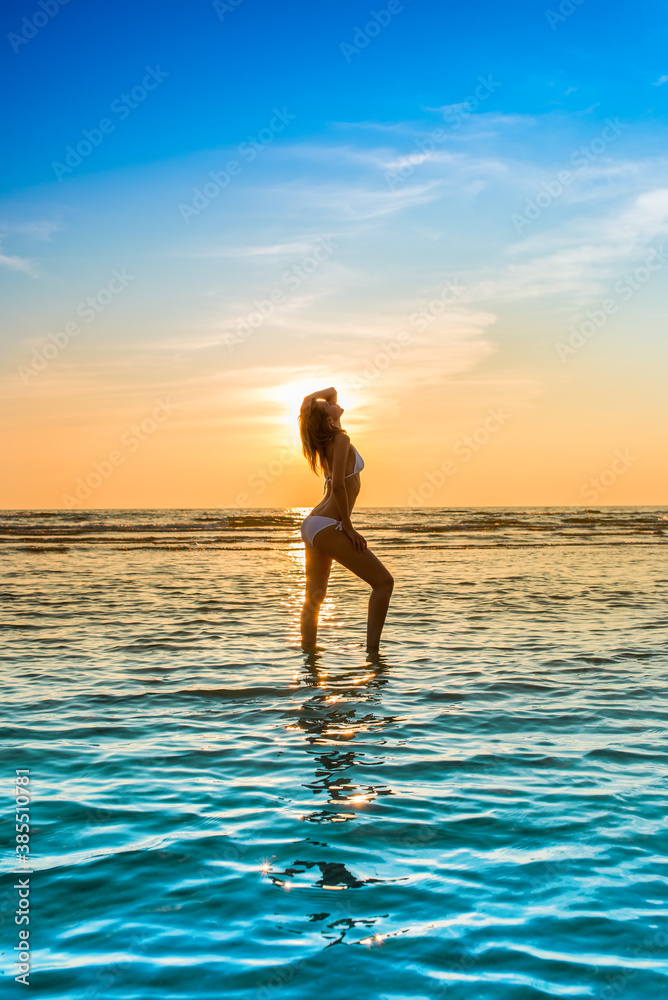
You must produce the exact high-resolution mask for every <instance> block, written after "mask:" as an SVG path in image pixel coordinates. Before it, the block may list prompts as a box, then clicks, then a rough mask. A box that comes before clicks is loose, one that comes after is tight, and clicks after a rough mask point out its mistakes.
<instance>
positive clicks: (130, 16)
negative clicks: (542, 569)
mask: <svg viewBox="0 0 668 1000" xmlns="http://www.w3.org/2000/svg"><path fill="white" fill-rule="evenodd" d="M549 3H550V0H542V2H540V3H539V2H532V0H517V2H515V3H513V4H503V5H501V4H498V3H497V2H492V0H484V2H479V3H472V4H470V5H463V4H458V5H455V4H447V3H443V2H442V0H389V2H385V0H380V3H378V4H377V5H376V6H370V5H369V4H368V3H366V2H358V0H318V3H316V4H314V3H312V2H309V3H306V2H303V0H295V2H293V3H289V4H276V3H275V2H270V0H216V2H213V3H212V2H209V0H207V2H204V0H194V2H191V3H188V4H186V3H184V2H182V3H175V2H169V0H166V2H160V3H157V2H147V3H137V2H133V3H129V2H126V0H119V2H115V3H114V4H104V5H102V4H101V5H93V4H88V5H85V4H83V3H81V2H80V0H69V2H67V3H64V4H63V3H62V0H34V2H33V0H7V2H6V4H5V5H4V7H3V10H2V13H1V14H0V20H1V22H2V24H1V27H2V30H1V31H0V47H2V48H4V53H3V57H2V59H1V60H0V77H1V83H2V85H3V91H4V93H5V94H6V95H10V99H9V100H6V101H5V102H4V106H3V109H2V112H1V114H2V119H3V121H2V132H3V138H4V144H5V156H4V157H3V158H2V162H1V163H0V177H1V180H0V293H1V295H0V299H1V306H0V310H1V317H2V324H1V328H2V336H1V339H0V351H1V362H2V364H1V374H0V379H1V383H2V384H1V388H2V392H1V394H0V395H1V398H2V403H1V409H0V420H1V422H2V466H3V472H4V475H3V477H2V491H1V493H0V506H2V507H3V508H4V509H30V508H36V509H53V508H62V507H69V508H72V509H105V508H153V507H158V508H196V507H207V508H230V507H239V508H253V507H281V506H285V507H303V508H307V509H310V508H311V507H312V506H313V505H314V504H316V503H317V502H318V500H319V499H320V497H321V495H322V480H317V479H316V477H315V476H314V475H313V474H312V473H311V472H310V470H309V469H308V466H307V464H306V461H305V459H304V458H303V456H302V454H301V447H300V442H299V437H298V425H297V416H298V411H299V404H300V402H301V399H302V397H303V396H304V395H305V394H306V393H307V392H311V391H315V390H317V389H321V388H326V387H329V386H332V385H333V386H335V388H336V389H337V391H338V399H339V403H340V404H341V405H342V406H343V407H344V415H343V417H342V426H343V427H344V428H345V429H346V430H347V431H348V433H349V435H350V438H351V440H352V442H353V443H354V444H355V446H356V447H357V448H358V450H359V451H360V453H361V454H362V456H363V457H364V460H365V463H366V465H365V470H364V472H363V473H362V492H361V493H360V497H359V500H358V506H359V507H364V506H368V507H383V506H410V507H417V506H422V505H425V506H445V507H453V506H454V507H458V506H469V505H473V506H514V505H541V506H557V505H572V506H574V507H577V508H578V509H585V508H587V507H590V508H591V507H600V506H608V505H617V504H620V505H623V504H633V505H636V504H637V505H643V504H647V505H660V504H663V503H664V498H665V495H666V486H668V472H667V471H666V462H665V455H666V452H667V450H668V440H667V438H668V433H667V427H668V421H667V420H666V416H667V414H666V391H665V385H664V383H665V377H666V371H667V370H668V369H667V364H666V363H667V361H668V339H667V338H666V335H665V305H666V286H667V277H668V171H667V170H666V166H667V161H668V157H667V156H666V137H667V128H666V126H667V123H668V57H667V56H666V51H665V37H666V35H665V30H666V26H667V24H666V22H667V20H668V17H667V12H666V8H665V5H663V4H660V3H659V2H658V0H638V2H637V3H636V4H634V5H629V4H626V3H624V4H622V3H617V2H610V0H606V2H604V0H580V2H579V3H576V2H575V0H560V2H559V3H555V4H553V5H552V6H549Z"/></svg>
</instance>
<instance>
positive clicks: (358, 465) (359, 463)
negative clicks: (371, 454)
mask: <svg viewBox="0 0 668 1000" xmlns="http://www.w3.org/2000/svg"><path fill="white" fill-rule="evenodd" d="M350 447H351V448H352V449H353V451H354V452H355V468H354V469H353V471H352V472H349V473H348V475H347V476H344V477H343V478H344V479H350V477H351V476H355V475H357V473H358V472H361V471H362V469H363V468H364V459H363V458H362V456H361V455H360V453H359V452H358V450H357V448H356V447H355V445H354V444H351V446H350ZM331 481H332V477H331V476H325V488H327V483H331Z"/></svg>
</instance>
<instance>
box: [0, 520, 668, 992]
mask: <svg viewBox="0 0 668 1000" xmlns="http://www.w3.org/2000/svg"><path fill="white" fill-rule="evenodd" d="M306 513H307V511H306V510H303V511H302V510H301V509H299V510H298V509H290V510H286V509H277V510H266V509H265V510H253V511H248V510H245V511H244V510H214V511H209V510H202V511H198V510H187V511H76V510H75V511H69V512H67V511H3V512H0V543H1V544H2V547H3V549H4V559H3V562H2V580H1V581H0V588H1V591H2V597H3V608H4V615H3V619H2V622H1V628H2V635H3V640H4V641H3V646H2V648H3V652H2V660H1V668H0V669H1V671H2V692H3V698H2V702H3V720H2V724H3V732H2V755H3V770H2V774H3V776H4V780H3V782H2V788H3V807H4V811H3V815H5V816H7V815H9V816H10V823H11V824H13V816H14V797H13V793H14V785H13V782H14V774H15V769H18V768H21V769H29V772H30V798H31V802H30V807H29V812H30V824H31V830H30V864H31V871H32V874H31V875H30V885H31V889H32V893H31V904H30V905H31V922H30V944H31V951H32V970H31V974H30V981H31V988H32V991H33V995H35V996H37V997H40V998H42V997H45V998H52V1000H71V998H79V997H80V998H85V1000H98V998H99V1000H102V998H124V1000H153V998H156V1000H157V998H161V1000H165V998H192V997H198V998H199V997H202V998H205V997H206V998H209V997H211V998H213V997H216V998H218V997H225V998H235V1000H236V998H238V1000H242V998H243V1000H274V998H275V1000H312V998H313V997H314V996H317V994H318V993H319V992H320V991H323V992H326V995H327V997H328V1000H344V997H345V998H346V1000H347V998H348V997H350V996H352V997H354V998H355V1000H424V998H429V1000H431V998H437V1000H443V998H446V997H447V998H448V1000H538V998H545V997H568V998H584V997H600V998H602V1000H617V998H619V1000H648V998H651V1000H662V998H668V961H667V955H668V922H667V920H666V916H667V914H668V896H667V893H666V889H667V885H668V860H667V857H668V851H667V848H668V788H667V785H666V778H667V776H668V743H667V742H666V735H667V724H668V693H667V691H666V683H665V676H666V667H667V666H668V606H667V598H668V566H667V565H666V562H667V560H666V556H667V554H668V549H666V551H664V547H665V545H666V541H667V539H666V537H665V532H666V527H667V526H668V520H667V519H666V516H665V514H664V511H663V510H662V509H658V508H604V509H595V510H594V509H576V508H550V509H548V508H513V509H510V508H503V509H497V510H491V509H484V510H482V509H474V508H471V509H461V510H460V509H458V510H454V509H447V508H443V509H441V508H436V509H431V508H419V509H416V510H406V509H396V510H395V509H390V508H385V509H361V510H359V511H356V512H355V522H356V527H358V530H360V531H361V532H362V534H363V535H365V537H366V538H367V540H368V542H369V545H370V548H372V549H373V550H374V551H375V552H376V553H377V554H378V555H379V557H380V558H381V559H382V560H383V561H384V562H385V563H386V565H387V566H388V567H389V568H390V570H391V572H392V573H393V575H394V577H395V580H396V584H395V592H394V594H393V598H392V603H391V605H390V612H389V616H388V620H387V625H386V629H385V633H384V636H383V638H384V642H383V647H382V655H381V657H380V658H378V660H374V659H370V658H369V657H367V656H366V655H365V652H364V645H363V639H364V628H365V615H366V602H367V599H368V587H367V586H366V584H364V583H362V581H360V580H358V579H357V578H355V577H353V576H351V575H350V574H349V573H348V572H347V571H346V570H344V569H343V568H342V567H340V566H338V565H335V566H334V567H333V570H332V576H331V580H330V586H329V590H328V594H327V597H326V599H325V602H324V604H323V609H322V612H321V620H320V632H319V637H318V643H319V648H318V650H317V651H316V652H314V653H305V652H304V651H302V649H301V646H300V638H299V614H300V608H301V603H302V601H303V572H304V568H303V567H304V557H303V544H302V543H301V540H300V538H299V533H298V526H299V522H300V520H301V518H302V517H303V516H304V515H305V514H306ZM10 793H11V794H10ZM12 836H13V834H12ZM13 857H14V855H13V841H12V842H11V843H10V849H9V852H7V853H5V855H4V861H3V889H2V910H1V917H2V919H1V920H0V923H2V926H3V949H2V950H3V957H4V974H5V978H6V979H9V978H10V977H11V978H13V977H14V975H15V974H16V973H15V970H14V968H13V966H12V962H14V956H15V951H14V948H15V945H16V944H18V927H17V926H15V924H14V912H15V911H16V907H17V901H18V896H17V893H16V890H14V889H13V888H12V887H13V885H14V882H15V878H16V876H15V875H13V874H12V872H14V871H15V870H16V867H15V864H14V861H13ZM10 988H12V989H14V987H10ZM21 988H22V987H21V986H20V984H17V985H16V987H15V989H16V990H18V989H21Z"/></svg>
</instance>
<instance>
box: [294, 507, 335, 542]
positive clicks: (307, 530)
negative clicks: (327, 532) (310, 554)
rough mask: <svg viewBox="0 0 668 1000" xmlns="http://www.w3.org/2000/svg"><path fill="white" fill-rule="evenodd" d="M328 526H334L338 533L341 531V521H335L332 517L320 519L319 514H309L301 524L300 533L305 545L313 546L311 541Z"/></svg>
mask: <svg viewBox="0 0 668 1000" xmlns="http://www.w3.org/2000/svg"><path fill="white" fill-rule="evenodd" d="M330 524H335V525H336V527H337V530H338V531H343V521H337V520H335V518H333V517H320V515H319V514H309V515H308V517H305V518H304V520H303V521H302V523H301V533H302V538H303V539H304V542H305V543H306V544H307V545H313V539H314V538H315V536H316V535H317V534H318V532H319V531H322V529H323V528H327V527H328V526H329V525H330Z"/></svg>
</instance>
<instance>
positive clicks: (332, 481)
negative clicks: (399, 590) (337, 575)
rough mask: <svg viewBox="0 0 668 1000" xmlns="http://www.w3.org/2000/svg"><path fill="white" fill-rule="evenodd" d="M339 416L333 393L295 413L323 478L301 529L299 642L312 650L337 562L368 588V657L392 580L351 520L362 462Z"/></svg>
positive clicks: (313, 397)
mask: <svg viewBox="0 0 668 1000" xmlns="http://www.w3.org/2000/svg"><path fill="white" fill-rule="evenodd" d="M342 413H343V407H341V406H339V405H338V403H337V401H336V389H334V388H331V389H322V390H320V392H312V393H311V394H310V396H305V397H304V401H303V403H302V405H301V411H300V413H299V431H300V434H301V439H302V451H303V453H304V455H305V456H306V459H307V460H308V463H309V465H310V467H311V469H312V471H313V472H315V473H317V472H318V465H320V468H321V469H322V470H323V471H324V472H325V473H326V474H327V478H326V479H325V497H324V499H323V500H321V501H320V503H319V504H318V505H317V506H316V507H314V508H313V510H312V511H311V513H310V514H309V515H308V517H306V518H305V519H304V520H303V521H302V525H301V535H302V538H303V539H304V545H305V548H306V596H305V600H304V607H303V608H302V615H301V629H302V642H303V643H304V644H305V645H312V644H314V643H315V641H316V635H317V631H318V615H319V612H320V605H321V604H322V602H323V600H324V597H325V593H326V592H327V582H328V580H329V571H330V569H331V566H332V559H336V561H337V562H338V563H341V565H342V566H345V567H346V568H347V569H349V570H352V572H353V573H355V574H356V575H357V576H359V577H361V579H362V580H365V581H366V583H368V584H369V585H370V587H371V596H370V597H369V613H368V620H367V631H366V642H367V650H369V651H370V652H372V651H375V650H377V649H378V645H379V642H380V633H381V632H382V629H383V625H384V623H385V616H386V614H387V608H388V605H389V603H390V596H391V594H392V588H393V586H394V580H393V578H392V576H391V574H390V573H389V572H388V571H387V569H386V568H385V567H384V566H383V564H382V562H381V561H380V559H378V558H377V557H376V556H375V555H374V554H373V552H371V551H370V550H369V549H368V548H367V544H366V541H365V539H364V538H362V536H361V535H360V534H358V532H357V531H355V529H354V528H353V525H352V521H351V520H350V514H351V511H352V509H353V506H354V504H355V500H356V499H357V494H358V493H359V491H360V476H359V474H360V472H361V470H362V469H363V468H364V460H363V459H362V456H361V455H360V454H359V453H358V451H357V449H356V448H355V447H354V446H353V445H351V443H350V438H349V437H348V435H347V434H346V432H345V431H344V430H343V429H342V427H341V414H342Z"/></svg>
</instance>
